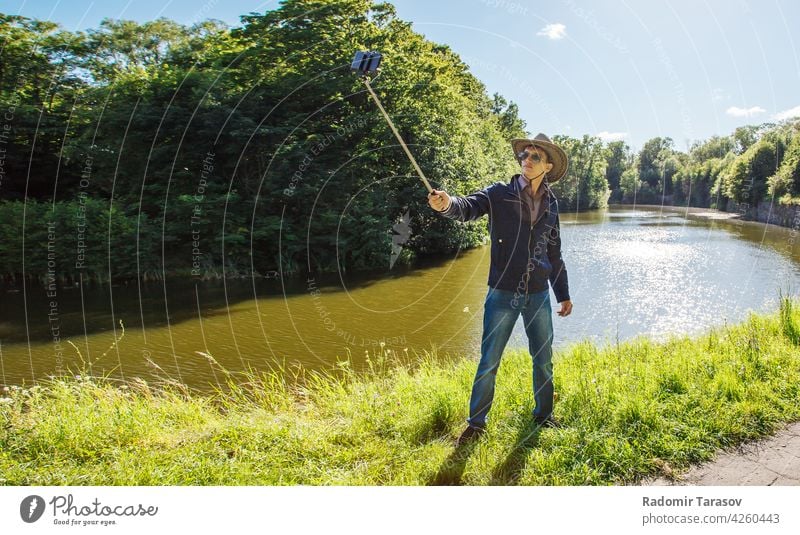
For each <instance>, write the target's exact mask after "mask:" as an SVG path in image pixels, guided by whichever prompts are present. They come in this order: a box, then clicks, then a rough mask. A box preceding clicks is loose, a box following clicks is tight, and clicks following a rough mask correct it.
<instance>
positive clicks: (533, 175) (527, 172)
mask: <svg viewBox="0 0 800 535" xmlns="http://www.w3.org/2000/svg"><path fill="white" fill-rule="evenodd" d="M523 150H524V151H525V152H527V153H528V156H527V158H525V159H524V160H521V161H520V166H521V167H522V174H523V175H524V176H525V178H527V179H528V180H534V179H542V178H544V174H545V173H547V172H549V171H550V169H552V168H553V164H551V163H550V162H548V161H547V153H546V152H545V151H543V150H542V149H539V148H537V147H534V146H533V145H528V146H527V147H525V148H524V149H523ZM537 160H538V161H537Z"/></svg>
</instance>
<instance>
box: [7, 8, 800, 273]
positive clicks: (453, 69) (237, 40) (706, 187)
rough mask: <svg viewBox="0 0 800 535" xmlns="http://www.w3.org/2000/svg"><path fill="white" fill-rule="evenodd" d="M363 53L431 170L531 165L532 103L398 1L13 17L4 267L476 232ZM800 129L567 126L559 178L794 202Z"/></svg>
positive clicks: (589, 187) (572, 199) (263, 259)
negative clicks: (637, 142) (612, 134)
mask: <svg viewBox="0 0 800 535" xmlns="http://www.w3.org/2000/svg"><path fill="white" fill-rule="evenodd" d="M364 49H373V50H380V51H381V52H383V53H384V55H385V59H384V61H383V64H382V73H381V74H380V76H379V77H378V78H377V79H376V80H375V81H374V83H373V85H374V87H375V90H376V91H377V92H378V94H379V95H380V97H381V99H382V102H383V103H384V105H385V107H386V109H387V110H388V111H389V113H390V114H391V115H392V117H393V119H394V121H395V123H396V125H397V127H398V129H399V130H400V132H401V134H402V135H403V137H404V139H405V140H406V141H407V142H408V144H409V146H410V147H411V150H412V151H413V152H414V154H415V156H416V158H417V160H418V162H419V164H420V165H421V167H422V169H423V170H424V172H425V174H426V175H427V176H428V178H429V179H430V180H431V182H432V183H433V184H434V186H436V187H439V188H443V189H446V190H447V191H448V192H450V193H454V194H466V193H470V192H473V191H475V190H477V189H480V188H482V187H485V186H487V185H489V184H491V183H493V182H496V181H504V182H505V181H508V180H509V178H510V176H511V174H513V173H514V172H516V171H517V170H518V167H517V166H516V164H515V162H514V160H513V157H512V155H511V154H510V150H509V146H508V140H509V139H510V138H512V137H519V136H524V135H526V132H525V124H524V123H523V121H521V120H520V118H519V114H518V106H517V105H516V104H515V103H513V102H508V101H507V100H505V99H504V98H503V97H502V96H500V95H497V94H495V95H492V96H489V95H488V94H487V91H486V88H485V87H484V86H483V84H482V83H481V82H480V81H479V80H478V79H476V78H475V77H474V76H473V75H472V74H471V73H470V72H469V69H468V66H467V65H466V64H465V63H464V62H463V61H462V60H461V59H460V58H459V57H458V55H456V54H455V53H454V52H453V51H452V50H450V48H448V47H447V46H443V45H438V44H436V43H432V42H430V41H428V40H426V39H425V38H424V37H422V36H421V35H419V34H417V33H415V32H414V31H412V29H411V27H410V24H408V23H406V22H404V21H402V20H400V19H398V18H397V17H396V15H395V12H394V8H393V7H392V6H391V5H390V4H388V3H373V2H372V1H371V0H338V1H336V2H332V1H330V0H286V1H284V2H282V3H281V5H280V7H279V8H277V9H275V10H273V11H268V12H266V13H263V14H261V13H251V14H248V15H246V16H243V17H242V18H241V25H240V26H238V27H235V28H229V27H227V26H225V25H224V24H222V23H220V22H218V21H203V22H200V23H197V24H195V25H193V26H183V25H180V24H177V23H175V22H172V21H169V20H166V19H158V20H156V21H152V22H147V23H141V24H140V23H136V22H132V21H115V20H104V21H103V22H102V23H101V24H100V26H99V28H97V29H93V30H89V31H87V32H69V31H64V30H62V29H61V28H60V27H59V26H58V25H56V24H53V23H50V22H43V21H38V20H32V19H26V18H23V17H18V16H11V15H3V14H0V111H1V112H2V115H1V117H2V118H3V119H2V123H0V200H1V201H3V202H2V203H0V235H2V236H3V237H4V239H3V241H2V242H0V258H2V259H3V260H2V262H3V265H2V268H0V269H2V272H1V273H2V275H3V276H5V277H8V278H19V277H20V276H22V275H23V274H24V275H25V276H28V277H35V278H39V279H45V278H47V277H48V276H52V275H53V270H54V269H55V275H54V276H55V278H56V279H57V280H59V281H71V280H74V279H78V278H97V279H107V278H109V277H113V278H130V277H136V276H146V277H150V276H163V275H165V274H170V273H183V274H193V275H195V276H202V275H207V274H209V273H214V274H221V273H224V274H226V275H230V274H249V273H254V274H266V273H272V272H278V271H279V272H282V273H284V274H287V273H299V272H304V271H336V270H341V271H351V270H381V271H385V270H386V269H388V268H389V265H390V258H391V253H392V237H393V234H395V233H396V231H395V230H393V227H395V226H396V224H397V222H398V221H399V219H400V218H401V217H402V216H403V215H404V214H405V213H406V212H408V214H409V220H410V231H407V229H405V233H407V234H409V237H408V239H407V241H406V242H405V243H404V244H403V255H402V256H401V257H400V260H401V261H405V262H407V261H410V260H411V259H412V258H413V257H414V256H416V255H436V254H442V253H449V252H453V251H456V250H458V249H460V248H468V247H473V246H476V245H479V244H481V243H483V242H484V240H485V237H486V220H485V219H484V220H482V221H478V222H473V223H469V224H460V223H456V222H454V221H452V220H449V219H446V218H442V217H440V216H438V215H437V214H435V213H433V212H432V211H431V210H430V209H429V208H428V206H427V202H426V197H425V190H424V189H423V188H422V185H421V184H420V182H419V179H418V178H417V176H416V174H415V173H414V171H413V169H412V167H411V165H410V163H409V162H408V160H407V158H406V156H405V154H404V153H403V151H402V150H401V148H400V147H399V146H398V144H397V142H396V140H395V138H394V136H393V135H392V133H391V131H390V130H389V128H388V126H387V125H386V123H385V122H384V120H383V118H382V117H381V116H380V114H379V112H378V110H377V109H376V107H375V104H374V103H373V102H372V101H371V100H370V99H369V97H368V94H367V93H366V90H365V88H364V86H363V84H361V82H360V81H359V80H358V78H357V77H355V76H354V75H353V74H351V73H350V71H349V61H350V59H351V58H352V55H353V53H354V51H356V50H364ZM797 132H798V126H797V124H793V123H791V122H786V123H782V124H778V125H773V124H767V125H761V126H760V127H753V126H751V127H742V128H739V129H737V130H736V131H735V132H734V133H733V134H732V135H730V136H726V137H714V138H712V139H710V140H707V141H706V142H703V143H696V144H695V145H694V146H693V147H692V148H691V150H690V151H689V153H688V154H686V153H682V152H679V151H677V150H675V148H674V147H673V142H672V140H671V139H670V138H654V139H652V140H649V141H647V142H646V143H645V144H644V146H643V147H642V149H641V150H640V151H639V152H638V153H636V154H634V153H633V152H632V151H631V149H630V148H629V147H628V146H627V145H626V144H625V143H624V142H621V141H617V142H611V143H608V144H606V143H603V142H602V141H601V140H600V139H599V138H596V137H591V136H582V137H581V138H580V139H578V138H570V137H567V136H559V135H554V136H553V138H554V139H555V140H556V141H557V142H559V143H561V144H562V145H563V146H564V147H565V149H566V150H567V152H568V154H569V157H570V169H569V173H568V175H567V176H566V177H565V178H564V179H563V180H562V181H561V182H560V183H558V184H556V187H555V190H556V192H557V195H558V196H559V199H560V202H561V203H562V204H563V207H564V209H569V210H585V209H595V208H602V207H604V206H606V204H607V202H608V200H609V199H610V200H611V201H612V202H636V203H661V202H665V203H673V204H688V205H692V206H713V207H719V208H725V207H726V205H727V201H728V200H730V201H732V202H735V203H747V204H748V205H753V206H754V205H757V204H758V203H759V202H762V201H764V200H765V199H768V198H772V197H774V198H775V199H776V200H779V201H780V202H782V203H785V204H791V203H794V202H796V199H798V196H800V141H798V138H800V136H798V135H797ZM86 217H88V220H90V221H89V223H90V224H88V225H87V226H85V227H84V226H81V223H82V222H83V219H84V218H86ZM48 222H50V223H52V228H50V230H49V231H48V226H47V223H48ZM53 229H55V230H53ZM48 232H49V234H50V237H49V238H48ZM53 236H55V240H56V241H58V243H57V244H56V245H53V244H50V250H49V251H48V242H49V241H52V238H53ZM81 237H82V238H85V239H84V240H83V242H84V243H82V244H79V243H78V242H80V241H81ZM79 253H84V254H85V262H75V257H76V256H77V255H78V254H79ZM48 254H50V255H51V257H52V258H49V259H48ZM48 260H52V261H54V262H55V266H56V267H55V268H53V264H48Z"/></svg>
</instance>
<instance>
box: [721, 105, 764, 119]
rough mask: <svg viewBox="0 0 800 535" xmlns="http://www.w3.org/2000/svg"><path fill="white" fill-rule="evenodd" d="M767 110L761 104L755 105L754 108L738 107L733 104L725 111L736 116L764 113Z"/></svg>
mask: <svg viewBox="0 0 800 535" xmlns="http://www.w3.org/2000/svg"><path fill="white" fill-rule="evenodd" d="M765 111H767V110H765V109H764V108H762V107H761V106H753V107H752V108H737V107H736V106H731V107H730V108H728V109H727V110H725V113H727V114H728V115H732V116H734V117H750V116H751V115H755V114H757V113H764V112H765Z"/></svg>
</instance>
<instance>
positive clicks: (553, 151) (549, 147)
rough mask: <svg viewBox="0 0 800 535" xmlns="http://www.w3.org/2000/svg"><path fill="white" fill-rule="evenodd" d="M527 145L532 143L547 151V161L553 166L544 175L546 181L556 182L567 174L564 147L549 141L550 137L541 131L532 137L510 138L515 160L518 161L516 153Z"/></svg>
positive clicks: (567, 165) (567, 164)
mask: <svg viewBox="0 0 800 535" xmlns="http://www.w3.org/2000/svg"><path fill="white" fill-rule="evenodd" d="M528 145H533V146H534V147H536V148H538V149H541V150H543V151H544V152H546V153H547V161H548V162H549V163H551V164H553V168H552V169H550V171H549V172H548V173H547V175H546V176H547V181H548V182H549V183H550V184H553V183H555V182H558V181H559V180H561V178H562V177H563V176H564V175H566V174H567V168H568V167H569V162H568V161H567V153H566V152H564V149H562V148H561V147H559V146H558V145H556V144H555V143H553V142H552V141H550V138H549V137H547V136H546V135H544V134H542V133H539V134H536V137H535V138H533V139H512V140H511V149H512V150H513V151H514V158H516V159H517V161H519V156H518V154H519V153H520V152H522V151H523V150H525V147H527V146H528Z"/></svg>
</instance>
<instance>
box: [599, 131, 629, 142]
mask: <svg viewBox="0 0 800 535" xmlns="http://www.w3.org/2000/svg"><path fill="white" fill-rule="evenodd" d="M595 136H597V137H599V138H600V139H601V140H603V141H604V142H606V143H608V142H609V141H622V140H623V139H625V138H626V137H628V133H627V132H606V131H605V130H603V131H602V132H598V133H596V134H595Z"/></svg>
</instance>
